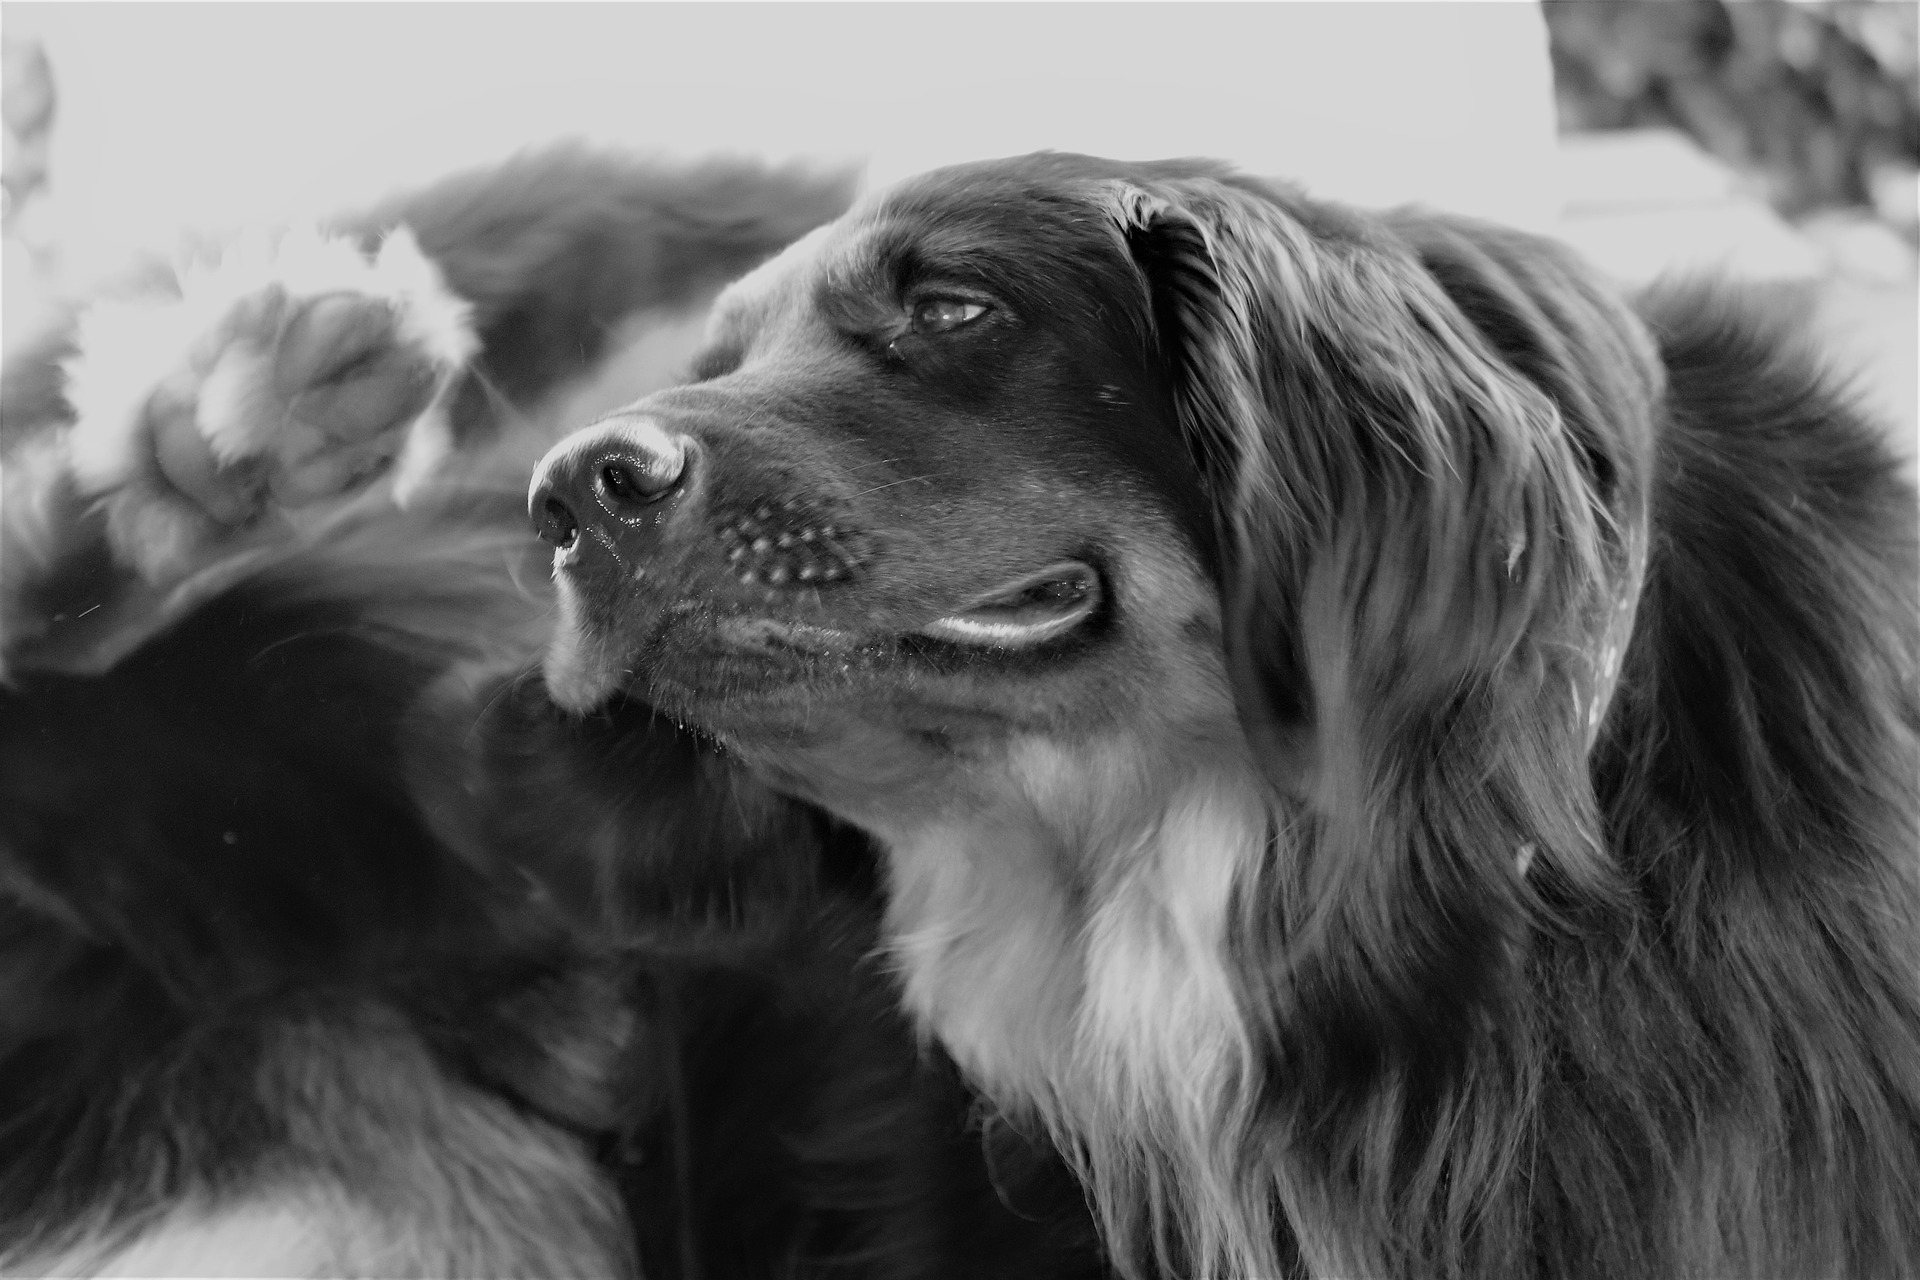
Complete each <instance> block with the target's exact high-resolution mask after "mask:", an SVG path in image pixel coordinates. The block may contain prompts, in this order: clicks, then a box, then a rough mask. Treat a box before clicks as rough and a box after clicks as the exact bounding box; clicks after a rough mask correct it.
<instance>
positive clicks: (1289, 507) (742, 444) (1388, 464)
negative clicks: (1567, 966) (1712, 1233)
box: [531, 155, 1658, 1272]
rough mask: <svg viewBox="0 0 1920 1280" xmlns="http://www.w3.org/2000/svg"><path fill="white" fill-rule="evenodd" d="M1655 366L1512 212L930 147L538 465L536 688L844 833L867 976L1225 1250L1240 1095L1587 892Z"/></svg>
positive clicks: (1236, 1233)
mask: <svg viewBox="0 0 1920 1280" xmlns="http://www.w3.org/2000/svg"><path fill="white" fill-rule="evenodd" d="M1657 394H1658V379H1657V375H1656V373H1655V365H1654V362H1653V358H1652V356H1651V354H1650V351H1649V349H1648V347H1647V344H1646V342H1645V339H1644V337H1643V336H1642V335H1641V333H1640V331H1639V329H1638V328H1637V326H1636V325H1635V324H1634V323H1633V321H1632V320H1631V319H1630V317H1629V316H1628V315H1627V313H1626V312H1625V311H1624V309H1622V308H1621V307H1620V306H1619V305H1618V304H1617V303H1615V302H1613V301H1611V300H1610V299H1609V298H1608V297H1607V296H1606V295H1605V294H1604V293H1603V292H1602V291H1600V290H1598V289H1596V288H1594V287H1593V286H1591V285H1590V284H1589V283H1588V282H1587V281H1586V279H1585V277H1584V276H1583V275H1582V274H1581V273H1580V271H1579V270H1578V269H1577V268H1576V267H1575V266H1573V265H1572V264H1571V263H1570V262H1569V261H1568V260H1566V259H1565V258H1564V257H1563V256H1561V255H1560V254H1558V253H1557V252H1556V251H1554V250H1552V249H1550V248H1549V247H1547V246H1544V245H1542V244H1540V243H1538V242H1536V241H1533V240H1530V239H1527V238H1524V237H1519V236H1513V235H1507V234H1505V233H1500V232H1497V231H1494V230H1492V229H1489V228H1482V227H1475V226H1465V225H1461V224H1455V223H1448V222H1444V221H1441V220H1438V219H1433V218H1429V217H1425V216H1414V215H1395V216H1392V217H1389V218H1384V219H1383V218H1376V217H1368V216H1363V215H1359V214H1354V213H1350V212H1347V211H1343V210H1339V209H1336V208H1333V207H1330V206H1326V205H1322V204H1318V203H1314V202H1311V201H1308V200H1306V199H1305V198H1303V197H1301V196H1299V195H1297V194H1296V193H1293V192H1291V191H1289V190H1286V189H1283V188H1279V187H1275V186H1272V185H1269V184H1265V183H1260V182H1256V181H1252V180H1249V179H1245V178H1241V177H1237V176H1234V175H1231V174H1228V173H1226V172H1224V171H1222V170H1220V169H1218V168H1216V167H1213V166H1209V165H1204V164H1198V163H1189V162H1177V163H1168V164H1159V165H1121V164H1115V163H1110V162H1105V161H1098V160H1092V159H1087V158H1082V157H1071V156H1061V155H1040V156H1034V157H1028V158H1025V159H1021V160H1013V161H1005V162H994V163H989V164H982V165H975V166H969V167H964V168H959V169H954V170H947V171H942V172H939V173H935V174H932V175H928V176H926V177H924V178H921V179H918V180H916V181H914V182H911V183H908V184H905V185H903V186H901V187H898V188H895V189H894V190H893V191H891V192H890V193H887V194H884V195H883V196H882V197H880V198H878V199H877V200H874V201H872V202H870V203H868V204H867V205H865V206H864V207H862V208H859V209H857V210H855V211H854V212H853V213H851V214H849V215H848V216H847V217H846V218H844V219H842V220H841V221H840V222H838V223H836V224H834V225H832V226H830V227H828V228H825V229H823V230H822V231H819V232H816V233H815V234H813V235H812V236H809V237H808V238H807V239H805V240H803V241H801V242H800V243H799V244H797V245H795V246H793V247H792V248H791V249H790V250H789V251H788V252H786V253H785V254H784V255H782V256H781V257H779V258H778V259H776V260H775V261H773V262H772V263H770V264H768V265H767V266H766V267H764V268H762V269H761V270H760V271H758V272H756V273H755V274H753V275H752V276H749V277H748V278H747V279H745V280H743V281H742V282H740V283H739V284H738V285H736V286H735V287H734V288H733V289H732V290H731V291H729V293H728V294H726V295H725V296H724V297H723V298H722V300H721V302H720V303H719V305H718V307H717V310H716V314H715V317H714V320H713V324H712V341H711V344H710V346H709V348H708V351H707V353H706V355H705V356H704V357H703V359H702V360H701V361H700V363H699V366H698V368H697V371H696V380H695V381H693V382H692V383H691V384H690V385H687V386H683V387H679V388H676V389H674V390H670V391H667V392H663V393H660V394H658V395H655V396H652V397H649V398H648V399H646V400H644V401H642V402H640V403H638V404H636V405H634V406H632V407H630V408H629V409H627V410H624V411H622V412H621V413H619V414H617V415H615V416H613V417H612V418H610V419H607V420H605V421H602V422H600V423H597V424H595V425H593V426H591V427H588V428H586V429H584V430H582V431H580V432H578V433H576V434H575V435H573V436H571V437H569V438H568V439H567V440H565V441H563V442H562V443H561V444H560V445H559V446H557V447H556V448H555V449H554V451H553V452H552V453H550V454H549V455H548V457H547V459H546V460H545V461H544V462H543V463H542V465H541V467H540V469H539V471H538V472H537V474H536V476H535V478H534V483H533V489H532V494H531V503H532V507H533V513H534V516H535V519H536V521H537V522H538V523H539V525H540V527H541V529H542V533H543V535H544V536H546V537H547V538H548V539H549V540H550V541H551V542H553V543H554V544H555V545H556V547H557V551H556V555H555V574H556V578H557V580H558V583H559V591H560V602H561V610H560V612H561V624H560V631H559V634H558V637H557V639H556V640H555V642H554V645H553V648H552V650H551V653H550V656H549V659H548V682H549V685H550V687H551V688H552V690H553V691H554V695H555V697H556V698H558V699H559V700H560V701H561V702H562V703H564V704H567V705H571V706H573V707H576V708H586V707H589V706H592V705H594V704H596V703H598V702H600V701H601V700H602V699H604V698H605V697H607V696H608V695H609V694H611V693H613V692H614V691H616V690H623V689H630V690H633V691H636V692H637V693H639V694H640V695H641V696H643V697H645V698H646V699H648V700H649V701H650V702H652V703H653V704H654V705H655V706H657V707H658V708H660V709H661V710H663V711H665V712H667V713H668V714H670V715H673V716H675V717H676V718H679V719H682V720H684V721H687V722H690V723H692V724H694V725H696V726H698V727H699V728H701V729H702V730H703V731H705V732H706V733H708V734H710V735H712V736H714V737H715V738H717V739H719V740H720V741H721V742H723V743H724V744H726V745H727V746H728V747H729V748H730V749H731V750H733V751H735V752H736V753H738V754H739V755H740V756H741V757H742V758H743V759H745V760H746V761H748V762H749V763H750V764H751V765H753V766H754V767H755V768H756V769H758V770H759V771H760V772H762V773H763V775H764V776H766V777H768V778H770V779H771V780H773V781H774V782H775V783H776V785H778V786H781V787H783V788H785V789H787V790H789V791H792V792H794V793H796V794H799V795H802V796H805V797H806V798H808V799H811V800H813V801H815V802H817V803H819V804H821V805H823V806H825V807H826V808H828V809H829V810H832V811H834V812H836V813H838V814H839V815H840V816H842V817H844V818H846V819H848V820H850V821H852V822H855V823H857V824H860V825H862V826H864V827H865V828H867V829H868V830H870V831H872V832H873V833H874V834H875V835H876V836H878V837H879V838H880V840H881V842H882V844H883V845H884V846H885V847H886V848H887V850H888V852H889V868H888V871H889V893H890V903H889V915H890V925H891V929H892V939H893V945H894V946H895V948H896V949H897V952H898V954H899V957H900V960H901V964H902V968H903V976H904V980H905V984H906V990H907V996H908V1000H909V1003H910V1004H911V1005H912V1006H913V1007H914V1008H915V1010H916V1011H917V1012H918V1013H919V1014H920V1015H921V1016H922V1017H923V1018H925V1019H926V1020H927V1021H928V1023H929V1024H930V1025H931V1026H932V1027H933V1029H934V1030H935V1031H936V1032H937V1033H938V1034H940V1035H941V1036H942V1037H943V1038H944V1039H945V1040H946V1041H947V1043H948V1044H949V1045H950V1046H951V1047H952V1048H953V1050H954V1052H955V1053H956V1055H957V1056H958V1057H959V1058H960V1060H961V1061H962V1062H963V1063H965V1064H966V1065H968V1066H969V1067H970V1068H971V1069H972V1070H973V1071H974V1072H975V1073H976V1074H977V1075H978V1076H979V1077H980V1078H981V1079H982V1080H983V1081H984V1082H985V1083H986V1084H987V1085H988V1087H989V1088H990V1089H993V1090H995V1091H996V1092H998V1093H999V1094H1000V1095H1001V1096H1002V1097H1006V1098H1009V1099H1013V1100H1017V1101H1020V1102H1024V1103H1027V1104H1032V1105H1035V1106H1037V1107H1038V1108H1039V1110H1040V1111H1041V1112H1042V1114H1044V1115H1045V1116H1047V1117H1048V1118H1049V1119H1050V1120H1053V1121H1054V1122H1056V1123H1057V1124H1058V1125H1059V1127H1060V1128H1061V1129H1062V1130H1063V1131H1064V1132H1065V1133H1066V1135H1067V1136H1068V1137H1069V1138H1070V1139H1071V1140H1072V1142H1073V1143H1074V1144H1076V1145H1077V1146H1078V1147H1079V1148H1080V1149H1081V1151H1082V1152H1083V1154H1084V1155H1085V1158H1086V1160H1087V1163H1088V1166H1089V1171H1090V1173H1091V1174H1092V1176H1093V1179H1094V1183H1095V1189H1096V1191H1097V1192H1098V1193H1099V1194H1100V1195H1101V1196H1102V1198H1103V1199H1104V1200H1109V1201H1111V1203H1109V1204H1107V1205H1106V1206H1105V1207H1107V1208H1108V1209H1109V1210H1110V1211H1111V1212H1112V1213H1113V1214H1114V1215H1116V1216H1124V1209H1125V1205H1126V1204H1128V1203H1151V1204H1153V1205H1154V1206H1155V1207H1156V1208H1158V1209H1162V1210H1165V1211H1166V1212H1165V1213H1164V1214H1156V1215H1155V1223H1156V1230H1160V1232H1161V1234H1162V1235H1170V1236H1172V1237H1175V1238H1176V1239H1175V1244H1176V1246H1177V1247H1179V1248H1182V1249H1183V1250H1185V1251H1186V1252H1187V1254H1188V1256H1189V1258H1190V1260H1191V1261H1192V1264H1193V1267H1194V1269H1196V1270H1204V1269H1206V1267H1207V1266H1209V1265H1211V1263H1212V1262H1213V1261H1215V1260H1217V1259H1222V1258H1227V1257H1232V1256H1235V1255H1237V1256H1238V1259H1239V1261H1240V1262H1241V1263H1242V1264H1243V1265H1244V1266H1246V1267H1250V1268H1252V1269H1253V1270H1254V1271H1256V1272H1257V1271H1258V1270H1260V1269H1261V1268H1262V1267H1263V1266H1266V1265H1268V1264H1269V1263H1270V1262H1271V1259H1270V1258H1269V1257H1268V1256H1267V1255H1266V1253H1265V1251H1266V1250H1267V1249H1268V1248H1270V1246H1269V1245H1268V1244H1264V1243H1260V1241H1261V1240H1262V1239H1268V1240H1270V1239H1271V1233H1270V1231H1268V1230H1267V1228H1266V1227H1265V1226H1264V1225H1263V1224H1264V1223H1265V1222H1266V1219H1267V1216H1268V1215H1269V1213H1270V1209H1269V1207H1268V1206H1269V1204H1270V1198H1271V1196H1272V1194H1274V1193H1275V1191H1276V1190H1277V1192H1278V1194H1279V1195H1280V1196H1281V1198H1282V1199H1283V1200H1285V1199H1287V1198H1288V1197H1293V1196H1299V1195H1305V1194H1309V1193H1308V1192H1305V1191H1302V1190H1301V1189H1300V1188H1298V1187H1289V1186H1287V1185H1284V1182H1283V1185H1281V1186H1279V1187H1278V1188H1275V1187H1273V1186H1272V1185H1271V1184H1269V1185H1268V1186H1267V1187H1266V1188H1265V1189H1263V1190H1262V1189H1256V1190H1253V1191H1248V1190H1246V1186H1247V1182H1246V1179H1244V1178H1242V1177H1240V1176H1239V1175H1238V1174H1237V1173H1236V1166H1237V1163H1238V1162H1241V1161H1244V1160H1246V1159H1248V1158H1249V1157H1248V1156H1247V1153H1246V1150H1245V1138H1244V1135H1245V1132H1246V1130H1247V1126H1246V1119H1247V1114H1246V1113H1247V1111H1248V1109H1250V1108H1254V1107H1260V1106H1275V1105H1282V1106H1283V1105H1284V1104H1280V1103H1275V1102H1274V1101H1273V1098H1274V1096H1275V1095H1274V1091H1273V1090H1272V1089H1271V1088H1269V1087H1268V1086H1270V1085H1271V1084H1272V1080H1271V1079H1270V1078H1269V1077H1271V1076H1272V1075H1273V1074H1274V1072H1275V1071H1276V1070H1278V1071H1282V1072H1284V1073H1286V1074H1287V1077H1288V1079H1290V1080H1299V1081H1301V1082H1302V1084H1303V1086H1304V1087H1306V1088H1307V1089H1308V1090H1309V1091H1310V1092H1312V1093H1314V1095H1315V1096H1322V1097H1324V1096H1328V1095H1330V1094H1332V1093H1337V1092H1339V1089H1340V1088H1342V1087H1358V1088H1362V1089H1364V1088H1365V1087H1367V1086H1366V1084H1365V1081H1366V1080H1367V1079H1368V1078H1371V1077H1378V1076H1379V1075H1381V1074H1382V1073H1396V1072H1408V1073H1410V1072H1416V1071H1418V1070H1420V1069H1423V1065H1424V1066H1431V1065H1432V1061H1433V1059H1432V1055H1433V1054H1434V1053H1436V1052H1437V1053H1442V1054H1444V1048H1443V1047H1441V1048H1436V1046H1444V1045H1445V1044H1446V1043H1447V1042H1448V1041H1449V1040H1450V1039H1453V1038H1456V1037H1457V1036H1458V1035H1459V1034H1461V1031H1460V1028H1462V1027H1466V1026H1470V1025H1471V1024H1472V1023H1473V1021H1474V1019H1473V1017H1472V1016H1471V1015H1472V1011H1473V1010H1474V1009H1475V1008H1476V1007H1477V1006H1478V1005H1479V1004H1480V1003H1481V1002H1483V1001H1486V1000H1490V999H1497V998H1498V990H1499V988H1500V985H1501V983H1502V981H1503V977H1502V975H1503V973H1504V971H1505V968H1506V967H1507V966H1510V965H1511V964H1512V963H1513V954H1514V951H1515V947H1514V945H1513V944H1514V943H1515V941H1516V940H1517V939H1518V938H1519V936H1520V935H1521V933H1522V932H1523V931H1524V930H1525V929H1526V928H1528V927H1530V926H1531V925H1536V924H1542V923H1551V919H1552V916H1553V912H1554V904H1555V903H1558V902H1564V901H1574V900H1580V899H1583V898H1590V897H1591V896H1592V894H1593V892H1594V891H1597V890H1604V889H1605V887H1606V885H1607V876H1608V873H1607V870H1606V868H1605V866H1604V864H1603V862H1602V860H1601V859H1600V857H1599V855H1598V852H1597V847H1596V845H1595V842H1594V839H1593V827H1594V824H1593V819H1592V812H1591V810H1592V803H1591V797H1590V795H1589V793H1588V784H1587V782H1586V774H1585V768H1584V761H1585V757H1586V752H1587V750H1588V747H1589V745H1590V742H1591V734H1592V729H1593V726H1594V725H1595V724H1597V723H1598V720H1599V717H1600V714H1601V711H1602V710H1603V708H1604V705H1605V702H1606V698H1607V694H1608V691H1609V688H1610V685H1611V682H1612V680H1613V678H1614V674H1615V672H1616V671H1617V669H1618V661H1619V651H1620V649H1621V647H1622V646H1623V645H1624V643H1625V638H1626V626H1627V624H1628V622H1629V621H1630V619H1631V601H1632V598H1633V595H1634V593H1635V586H1634V584H1635V582H1636V580H1637V576H1638V573H1639V562H1640V558H1641V555H1642V551H1641V547H1642V542H1643V539H1642V535H1641V533H1640V530H1641V527H1642V524H1643V520H1644V515H1643V505H1644V492H1645V485H1646V470H1647V466H1648V449H1649V432H1650V426H1649V422H1650V417H1651V414H1652V406H1653V404H1654V402H1655V399H1656V397H1657ZM1463 1015H1465V1016H1463ZM1283 1163H1284V1162H1283ZM1118 1183H1125V1184H1126V1185H1124V1186H1121V1185H1117V1184H1118ZM1169 1224H1174V1225H1176V1226H1178V1227H1180V1228H1182V1229H1183V1230H1173V1229H1172V1227H1171V1226H1169ZM1126 1229H1127V1228H1126V1227H1125V1224H1119V1225H1117V1226H1116V1230H1119V1231H1120V1234H1121V1235H1122V1236H1124V1235H1125V1234H1126ZM1163 1242H1164V1240H1163ZM1116 1243H1117V1246H1118V1247H1119V1248H1120V1249H1121V1250H1122V1252H1123V1254H1124V1250H1125V1248H1126V1244H1127V1242H1126V1241H1125V1240H1124V1239H1120V1240H1117V1241H1116Z"/></svg>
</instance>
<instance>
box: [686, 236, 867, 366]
mask: <svg viewBox="0 0 1920 1280" xmlns="http://www.w3.org/2000/svg"><path fill="white" fill-rule="evenodd" d="M843 222H844V219H843V220H842V221H840V222H830V223H828V224H826V225H825V226H823V227H815V228H814V229H813V230H812V231H809V232H808V233H807V234H806V235H804V236H802V237H800V238H799V239H798V240H796V241H794V242H793V243H792V244H790V245H788V246H787V247H786V248H785V249H783V250H781V251H780V252H779V253H778V254H776V255H775V256H774V257H772V258H771V259H769V260H768V261H766V262H764V263H762V264H761V265H760V266H758V267H756V268H754V269H753V270H752V271H750V272H748V273H747V274H746V275H744V276H742V277H740V279H738V280H736V281H734V282H733V283H732V284H730V285H728V286H727V287H726V288H725V289H724V290H722V291H721V293H720V296H719V297H718V298H716V299H715V300H714V304H713V315H712V319H711V320H710V321H709V322H708V329H707V336H708V339H709V340H710V341H721V340H724V339H725V338H727V337H729V336H731V335H734V334H737V333H738V332H739V331H740V330H741V329H743V328H746V327H750V326H751V325H753V324H756V323H759V322H763V321H764V320H765V319H766V318H768V317H770V316H773V315H777V314H779V313H780V312H783V311H786V310H788V309H790V308H792V307H794V306H797V305H799V304H800V303H802V302H804V301H805V300H806V297H807V295H808V292H809V290H810V288H811V281H812V280H813V279H814V278H815V276H816V274H817V273H818V271H819V269H820V262H821V260H822V258H823V257H824V256H825V254H826V253H827V250H828V245H829V242H830V241H832V240H833V239H834V237H835V236H836V235H843V234H844V233H845V228H844V226H843Z"/></svg>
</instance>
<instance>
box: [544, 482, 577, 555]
mask: <svg viewBox="0 0 1920 1280" xmlns="http://www.w3.org/2000/svg"><path fill="white" fill-rule="evenodd" d="M579 536H580V521H579V520H577V519H575V518H574V514H573V508H572V507H569V506H568V505H567V504H566V503H564V502H562V501H560V499H558V498H555V497H551V496H549V497H548V498H547V500H546V501H545V502H543V503H541V504H540V537H541V540H542V541H545V542H551V543H552V544H553V545H554V546H556V547H558V548H559V549H560V550H562V551H565V550H566V549H567V548H568V547H571V546H572V545H573V543H574V539H576V538H578V537H579Z"/></svg>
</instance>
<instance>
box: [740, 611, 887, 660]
mask: <svg viewBox="0 0 1920 1280" xmlns="http://www.w3.org/2000/svg"><path fill="white" fill-rule="evenodd" d="M719 634H720V637H721V639H723V640H725V641H727V642H729V643H731V644H735V645H740V646H742V647H747V648H762V647H765V646H767V645H770V644H773V645H781V646H784V647H786V648H790V649H798V650H801V651H803V652H807V653H842V652H844V651H846V650H849V649H853V648H857V647H858V646H860V645H862V644H864V643H867V637H865V636H862V635H859V634H858V633H856V632H852V631H845V630H842V629H840V628H838V627H826V626H820V625H818V624H816V623H811V622H796V621H794V620H792V619H786V618H769V617H764V616H752V615H746V616H736V617H730V618H725V619H722V620H721V622H720V624H719Z"/></svg>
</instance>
